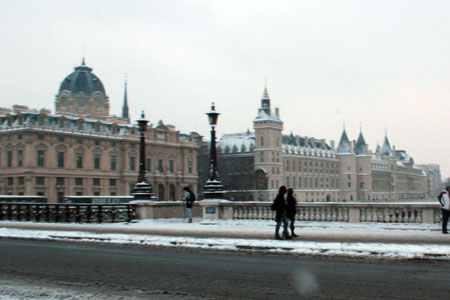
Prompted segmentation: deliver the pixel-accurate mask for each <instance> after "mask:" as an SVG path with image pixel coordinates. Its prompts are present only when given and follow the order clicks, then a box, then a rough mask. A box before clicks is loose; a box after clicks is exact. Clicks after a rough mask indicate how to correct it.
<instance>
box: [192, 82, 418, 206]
mask: <svg viewBox="0 0 450 300" xmlns="http://www.w3.org/2000/svg"><path fill="white" fill-rule="evenodd" d="M270 102H271V100H270V97H269V94H268V92H267V88H265V90H264V93H263V97H262V99H261V107H260V108H259V109H258V113H257V116H256V118H255V119H254V121H253V124H254V132H250V131H247V132H245V133H236V134H225V135H223V136H222V137H221V138H220V139H219V140H218V169H219V174H220V176H221V180H222V183H223V185H224V188H225V190H226V191H227V198H229V199H233V200H243V201H272V200H273V199H274V197H275V196H276V193H277V191H278V187H279V186H280V185H286V186H288V187H292V188H293V189H294V190H295V194H296V195H297V200H298V201H307V202H323V201H379V200H399V199H421V198H423V197H425V196H426V194H425V182H426V174H425V173H424V172H423V171H422V170H421V169H420V168H418V167H417V166H416V165H415V164H414V161H413V160H412V158H411V157H409V156H408V154H407V153H406V151H403V150H400V151H396V150H395V147H394V148H391V146H390V144H389V141H388V139H387V137H386V138H385V143H384V144H383V147H377V150H376V151H375V152H372V151H369V149H368V145H367V144H366V143H365V140H364V136H363V134H362V132H361V133H360V135H359V138H358V140H357V141H356V142H355V141H350V140H349V139H348V137H347V133H346V132H345V130H344V131H343V133H342V137H341V139H340V142H339V145H338V147H337V148H336V147H335V142H334V141H331V142H330V143H329V144H328V143H326V142H325V140H324V139H316V138H313V137H308V136H299V135H294V134H293V133H291V134H290V135H284V134H283V121H282V120H281V118H280V113H279V110H278V109H275V110H274V111H272V109H271V103H270ZM200 153H201V154H200V157H199V163H200V164H199V178H200V182H199V188H200V190H201V187H202V182H204V181H206V178H207V172H206V171H207V169H205V170H204V168H205V167H206V168H207V166H208V163H207V161H208V148H207V145H206V144H205V145H204V146H203V147H202V150H201V151H200Z"/></svg>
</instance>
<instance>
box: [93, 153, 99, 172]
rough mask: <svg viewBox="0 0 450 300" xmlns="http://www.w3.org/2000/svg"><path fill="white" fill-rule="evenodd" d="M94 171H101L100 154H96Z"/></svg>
mask: <svg viewBox="0 0 450 300" xmlns="http://www.w3.org/2000/svg"><path fill="white" fill-rule="evenodd" d="M94 169H96V170H98V169H100V154H94Z"/></svg>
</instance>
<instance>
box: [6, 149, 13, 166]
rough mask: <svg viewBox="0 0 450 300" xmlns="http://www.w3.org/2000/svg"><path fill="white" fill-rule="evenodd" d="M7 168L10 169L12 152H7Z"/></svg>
mask: <svg viewBox="0 0 450 300" xmlns="http://www.w3.org/2000/svg"><path fill="white" fill-rule="evenodd" d="M7 160H8V168H11V167H12V151H8V158H7Z"/></svg>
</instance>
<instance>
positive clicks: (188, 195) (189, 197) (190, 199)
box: [182, 186, 195, 223]
mask: <svg viewBox="0 0 450 300" xmlns="http://www.w3.org/2000/svg"><path fill="white" fill-rule="evenodd" d="M183 190H184V196H183V200H182V201H185V202H186V210H187V213H188V218H189V219H188V222H189V223H192V204H194V201H195V200H194V199H195V196H194V193H193V192H192V191H191V190H190V189H189V187H187V186H186V187H184V188H183Z"/></svg>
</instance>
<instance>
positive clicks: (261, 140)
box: [260, 136, 264, 146]
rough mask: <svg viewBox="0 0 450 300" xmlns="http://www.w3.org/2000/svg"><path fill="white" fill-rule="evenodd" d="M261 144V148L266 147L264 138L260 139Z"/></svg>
mask: <svg viewBox="0 0 450 300" xmlns="http://www.w3.org/2000/svg"><path fill="white" fill-rule="evenodd" d="M260 144H261V146H264V137H263V136H262V137H261V139H260Z"/></svg>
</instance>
